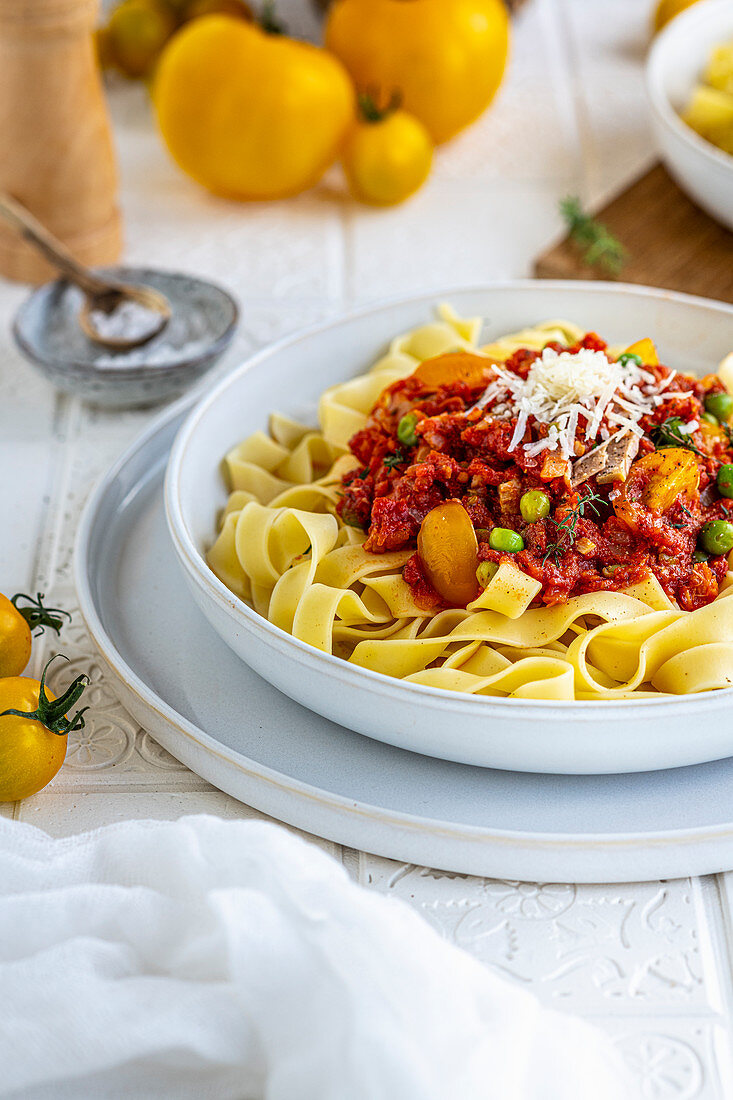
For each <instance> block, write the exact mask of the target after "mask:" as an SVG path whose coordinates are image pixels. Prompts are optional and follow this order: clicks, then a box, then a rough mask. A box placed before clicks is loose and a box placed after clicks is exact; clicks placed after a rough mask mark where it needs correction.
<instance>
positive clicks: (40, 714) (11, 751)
mask: <svg viewBox="0 0 733 1100" xmlns="http://www.w3.org/2000/svg"><path fill="white" fill-rule="evenodd" d="M50 663H51V662H50V661H49V664H50ZM47 669H48V665H46V668H45V669H44V671H43V676H42V677H41V679H40V681H39V680H33V679H31V678H30V677H27V676H8V677H5V678H4V679H0V802H18V801H19V800H20V799H21V798H28V797H29V796H30V795H32V794H35V793H36V792H37V791H40V790H41V789H42V788H43V787H45V786H46V785H47V784H48V783H50V782H51V780H52V779H53V777H54V776H55V775H56V772H57V771H58V770H59V768H60V767H61V765H62V764H63V762H64V757H65V756H66V744H67V735H68V733H69V732H70V731H71V730H74V729H80V728H82V727H83V725H84V717H83V714H84V712H83V711H79V712H78V713H77V714H76V715H75V716H74V718H73V719H72V720H71V721H69V719H68V718H66V716H65V715H66V711H67V710H69V709H71V707H72V706H73V705H74V704H75V703H76V701H77V700H78V699H79V697H80V696H81V693H82V692H83V690H84V687H85V686H86V684H87V683H88V679H87V677H86V676H78V677H77V678H76V680H75V681H74V682H73V684H71V686H70V687H69V688H68V689H67V691H65V692H64V694H63V695H62V696H61V697H60V698H59V699H57V698H56V696H55V695H54V694H53V692H50V691H49V690H48V689H47V688H46V684H45V677H46V671H47ZM7 711H20V712H22V713H21V714H8V713H5V712H7Z"/></svg>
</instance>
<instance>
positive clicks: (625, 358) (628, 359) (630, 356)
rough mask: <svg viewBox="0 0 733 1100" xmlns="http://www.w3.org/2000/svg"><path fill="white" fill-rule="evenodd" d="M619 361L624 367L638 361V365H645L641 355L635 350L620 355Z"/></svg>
mask: <svg viewBox="0 0 733 1100" xmlns="http://www.w3.org/2000/svg"><path fill="white" fill-rule="evenodd" d="M618 361H619V363H620V364H621V365H622V366H623V367H626V366H628V364H629V363H636V365H637V367H642V366H643V365H644V364H643V363H642V361H641V356H640V355H637V354H636V353H635V352H633V351H625V352H624V353H623V355H619V357H618Z"/></svg>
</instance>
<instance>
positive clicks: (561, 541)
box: [542, 485, 605, 565]
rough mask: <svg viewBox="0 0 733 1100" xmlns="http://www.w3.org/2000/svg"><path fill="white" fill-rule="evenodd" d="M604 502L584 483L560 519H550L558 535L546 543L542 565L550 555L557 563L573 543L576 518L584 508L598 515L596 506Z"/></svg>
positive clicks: (583, 511)
mask: <svg viewBox="0 0 733 1100" xmlns="http://www.w3.org/2000/svg"><path fill="white" fill-rule="evenodd" d="M604 503H605V501H604V499H603V497H602V496H599V494H598V493H596V492H594V491H593V489H591V487H590V485H586V487H585V488H584V489H583V491H582V492H581V493H579V494H578V499H577V501H576V503H575V504H574V505H573V506H572V508H570V509H569V511H567V512H566V513H565V515H564V516H563V518H562V519H561V520H556V519H551V520H550V523H554V525H555V527H556V528H557V530H558V533H559V535H560V537H559V538H558V539H557V541H556V542H551V543H549V544H548V546H547V549H546V551H545V555H544V557H543V559H542V564H543V565H544V564H545V562H546V561H547V559H548V558H551V557H552V558H554V559H555V565H559V564H560V558H561V557H562V556H563V554H564V553H565V552H566V551H567V550H570V549H571V548H572V547H573V546H574V545H575V539H576V530H577V526H578V520H579V519H580V518H581V517H582V516H584V515H585V514H586V509H588V510H589V511H591V512H594V513H595V514H596V515H600V511H599V507H598V506H599V505H601V504H604Z"/></svg>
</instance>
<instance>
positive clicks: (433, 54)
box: [326, 0, 509, 142]
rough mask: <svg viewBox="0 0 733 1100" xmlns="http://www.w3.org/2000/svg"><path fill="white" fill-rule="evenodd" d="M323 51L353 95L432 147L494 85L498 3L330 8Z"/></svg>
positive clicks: (484, 101) (338, 3)
mask: <svg viewBox="0 0 733 1100" xmlns="http://www.w3.org/2000/svg"><path fill="white" fill-rule="evenodd" d="M326 46H327V48H328V49H329V50H332V51H333V53H335V54H336V56H337V57H340V58H341V60H342V61H343V63H344V65H345V66H346V68H347V69H348V70H349V72H350V73H351V75H352V77H353V78H354V81H355V83H356V86H357V89H358V90H359V91H360V92H374V93H376V94H377V95H379V96H380V97H383V98H389V96H391V95H392V93H393V92H394V91H395V90H396V89H399V90H400V92H401V93H402V105H403V107H404V108H405V110H406V111H409V112H410V114H413V115H415V117H416V118H419V119H420V121H421V122H422V123H424V125H425V126H426V127H427V129H428V131H429V133H430V135H431V137H432V139H433V141H435V142H441V141H447V140H448V138H451V137H453V135H454V134H456V133H457V132H458V131H459V130H461V129H463V127H464V126H468V124H469V123H471V122H473V121H474V119H477V118H478V116H479V115H480V114H482V112H483V111H484V110H485V109H486V107H488V105H489V103H490V102H491V100H492V99H493V98H494V95H495V93H496V90H497V88H498V87H499V85H500V83H501V78H502V76H503V74H504V66H505V64H506V58H507V53H508V50H509V16H508V14H507V10H506V7H505V6H504V3H503V0H335V3H333V4H332V5H331V7H330V9H329V14H328V19H327V22H326Z"/></svg>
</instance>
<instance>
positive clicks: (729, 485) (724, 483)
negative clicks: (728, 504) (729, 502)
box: [717, 462, 733, 499]
mask: <svg viewBox="0 0 733 1100" xmlns="http://www.w3.org/2000/svg"><path fill="white" fill-rule="evenodd" d="M717 485H718V492H719V493H720V495H721V496H722V497H728V498H729V499H733V463H731V462H726V463H725V464H724V465H723V466H721V467H720V469H719V470H718V477H717Z"/></svg>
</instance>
